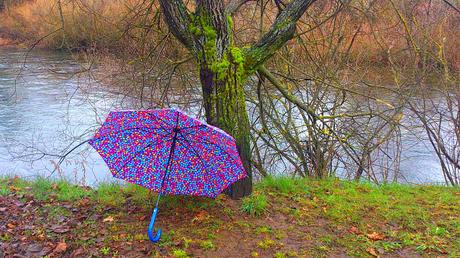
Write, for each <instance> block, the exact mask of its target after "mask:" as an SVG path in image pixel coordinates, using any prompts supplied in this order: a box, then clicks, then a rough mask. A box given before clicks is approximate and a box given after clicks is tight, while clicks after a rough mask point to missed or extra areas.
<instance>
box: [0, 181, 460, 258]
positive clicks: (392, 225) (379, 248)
mask: <svg viewBox="0 0 460 258" xmlns="http://www.w3.org/2000/svg"><path fill="white" fill-rule="evenodd" d="M154 197H155V196H154V195H153V194H151V193H149V192H148V191H147V190H145V189H142V188H139V187H133V186H132V185H129V186H120V185H115V184H111V185H101V186H99V188H97V189H91V188H87V187H79V186H74V185H71V184H68V183H66V182H63V181H61V182H52V181H47V180H43V179H39V180H36V181H32V182H30V181H24V180H22V179H20V178H3V179H0V217H1V220H0V232H1V235H0V246H1V247H2V248H0V250H2V252H3V253H0V256H1V257H3V256H5V257H12V256H13V254H19V255H23V256H27V257H40V256H45V255H49V256H50V257H51V256H54V257H56V256H59V257H87V256H88V255H93V256H98V257H105V256H107V257H109V256H129V257H141V256H142V257H144V256H147V255H148V256H151V257H164V256H168V257H188V256H195V257H223V256H226V257H272V256H275V257H306V256H307V257H321V256H324V257H337V256H343V255H344V254H346V255H349V256H361V257H371V256H380V257H417V256H425V257H440V256H444V257H445V256H449V257H457V256H458V255H460V248H459V247H460V242H459V241H460V221H459V219H458V214H459V213H460V189H459V188H451V187H442V186H416V187H415V186H406V185H397V184H393V185H385V186H380V187H378V186H373V185H371V184H367V183H354V182H347V181H340V180H337V179H330V180H321V181H316V180H292V179H287V178H278V179H265V180H264V181H262V182H260V183H258V184H257V185H256V191H255V193H254V195H252V196H251V197H249V198H246V199H243V200H239V201H235V200H230V199H228V198H227V197H226V196H224V195H220V196H219V197H218V198H217V199H216V200H210V199H202V198H184V197H167V198H164V199H163V200H162V203H161V204H160V206H161V209H160V214H159V216H158V218H157V220H158V223H157V225H156V226H157V227H159V228H162V229H163V232H164V233H163V236H162V239H161V241H160V243H159V244H156V245H155V244H151V243H150V242H149V241H148V239H147V236H146V234H145V233H146V232H145V231H146V228H147V224H148V221H149V218H150V212H151V208H152V207H153V206H152V205H153V200H154ZM229 240H231V241H229Z"/></svg>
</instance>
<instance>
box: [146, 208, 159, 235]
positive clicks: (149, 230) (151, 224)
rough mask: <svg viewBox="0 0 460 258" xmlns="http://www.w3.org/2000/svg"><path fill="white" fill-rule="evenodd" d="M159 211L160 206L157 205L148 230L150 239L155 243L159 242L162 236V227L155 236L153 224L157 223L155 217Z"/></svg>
mask: <svg viewBox="0 0 460 258" xmlns="http://www.w3.org/2000/svg"><path fill="white" fill-rule="evenodd" d="M157 213H158V207H155V208H154V209H153V213H152V218H151V219H150V224H149V229H148V231H147V233H148V235H149V239H150V241H152V242H153V243H156V242H158V241H159V240H160V237H161V229H158V231H157V234H156V236H153V232H152V231H153V226H154V225H155V219H156V218H157Z"/></svg>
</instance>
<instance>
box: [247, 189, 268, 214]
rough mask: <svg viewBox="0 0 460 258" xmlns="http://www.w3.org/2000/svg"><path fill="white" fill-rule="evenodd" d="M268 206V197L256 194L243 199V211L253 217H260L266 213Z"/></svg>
mask: <svg viewBox="0 0 460 258" xmlns="http://www.w3.org/2000/svg"><path fill="white" fill-rule="evenodd" d="M267 206H268V200H267V196H265V195H264V194H257V193H255V194H252V195H251V196H248V197H245V198H243V201H242V204H241V210H242V211H243V212H246V213H247V214H249V215H252V216H260V215H262V214H263V213H264V212H265V211H266V209H267Z"/></svg>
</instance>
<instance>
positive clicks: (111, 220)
mask: <svg viewBox="0 0 460 258" xmlns="http://www.w3.org/2000/svg"><path fill="white" fill-rule="evenodd" d="M102 222H113V217H112V216H108V217H107V218H105V219H104V220H102Z"/></svg>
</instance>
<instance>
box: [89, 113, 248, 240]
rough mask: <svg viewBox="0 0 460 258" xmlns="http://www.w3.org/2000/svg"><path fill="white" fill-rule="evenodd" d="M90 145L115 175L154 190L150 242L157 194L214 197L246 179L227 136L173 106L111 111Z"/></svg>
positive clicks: (149, 229)
mask: <svg viewBox="0 0 460 258" xmlns="http://www.w3.org/2000/svg"><path fill="white" fill-rule="evenodd" d="M89 144H90V145H91V146H92V147H93V148H94V149H96V151H97V152H98V153H99V154H100V155H101V157H102V158H103V159H104V161H105V162H106V163H107V166H108V167H109V169H110V172H111V173H112V175H113V176H114V177H116V178H120V179H123V180H126V181H128V182H130V183H134V184H137V185H140V186H143V187H145V188H147V189H149V190H151V191H155V192H158V197H157V201H156V205H155V208H154V209H153V213H152V218H151V220H150V225H149V228H148V235H149V239H150V240H151V241H152V242H157V241H158V240H159V239H160V236H161V229H159V230H158V231H157V233H156V235H155V236H154V235H153V232H152V231H153V226H154V224H155V218H156V216H157V213H158V203H159V201H160V197H161V195H164V194H168V195H194V196H206V197H210V198H215V197H216V196H217V195H218V194H220V193H221V192H222V191H223V190H224V189H226V188H227V187H228V186H229V185H231V184H232V183H234V182H236V181H237V180H239V179H242V178H244V177H246V172H245V170H244V167H243V164H242V162H241V160H240V158H239V155H238V150H237V148H236V145H235V140H234V139H233V138H232V137H231V136H230V135H228V134H227V133H225V132H224V131H222V130H220V129H219V128H216V127H213V126H210V125H207V124H205V123H203V122H201V121H199V120H197V119H195V118H192V117H190V116H188V115H186V114H184V113H183V112H181V111H179V110H176V109H158V110H143V111H119V112H111V113H110V114H109V116H108V117H107V119H106V121H105V122H104V124H103V125H102V126H101V128H99V130H98V131H97V133H96V135H95V136H94V137H93V138H92V139H91V140H90V141H89Z"/></svg>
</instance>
